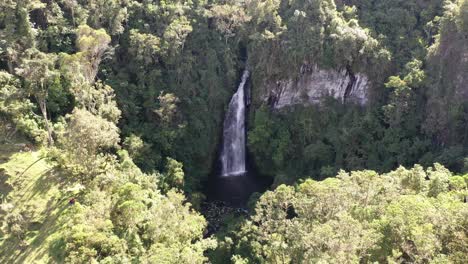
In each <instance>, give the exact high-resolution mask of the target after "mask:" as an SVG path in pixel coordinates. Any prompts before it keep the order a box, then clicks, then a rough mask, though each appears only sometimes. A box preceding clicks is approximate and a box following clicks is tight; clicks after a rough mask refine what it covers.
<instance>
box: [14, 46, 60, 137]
mask: <svg viewBox="0 0 468 264" xmlns="http://www.w3.org/2000/svg"><path fill="white" fill-rule="evenodd" d="M56 58H57V57H56V55H55V54H46V53H43V52H41V51H39V50H37V49H34V48H33V49H29V50H27V51H26V57H25V58H24V59H23V60H22V63H21V65H20V67H19V68H17V69H16V73H17V74H18V75H20V76H21V77H23V78H24V82H25V84H26V88H27V89H28V92H29V93H30V94H31V95H32V96H34V98H35V99H36V101H37V103H38V104H39V108H40V110H41V113H42V117H43V118H44V122H45V126H46V129H47V137H48V143H49V145H52V144H53V143H54V140H53V138H52V127H51V126H50V124H49V119H48V116H47V97H48V94H49V85H50V84H51V83H52V81H53V80H54V79H55V78H57V77H59V76H60V74H59V72H58V71H57V70H56V69H55V62H56Z"/></svg>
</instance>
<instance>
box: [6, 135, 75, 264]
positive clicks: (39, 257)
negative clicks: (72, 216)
mask: <svg viewBox="0 0 468 264" xmlns="http://www.w3.org/2000/svg"><path fill="white" fill-rule="evenodd" d="M18 143H19V142H18V141H17V142H15V143H3V144H2V143H0V177H1V180H0V183H3V184H1V188H0V192H2V194H1V195H0V197H3V198H2V201H1V203H2V204H3V205H5V203H10V204H11V205H12V209H11V210H13V211H16V212H22V213H23V216H25V217H26V219H27V223H28V224H27V228H26V230H27V231H26V239H25V242H26V243H21V242H20V241H19V239H17V238H16V237H10V236H8V235H6V234H4V233H3V232H2V233H0V263H48V262H51V259H50V256H49V255H48V249H49V245H50V242H51V235H52V234H53V233H54V232H57V231H58V230H59V228H60V227H59V226H58V222H59V221H57V219H58V217H59V216H60V214H61V212H62V211H63V210H64V209H65V208H66V206H67V197H63V194H62V193H63V192H61V190H62V189H63V184H62V183H61V182H60V181H59V179H60V177H57V175H56V174H57V173H56V172H55V171H54V170H53V169H52V167H51V166H50V165H49V164H47V162H46V161H45V160H39V159H40V153H39V151H34V150H32V151H21V148H22V146H20V144H18ZM37 160H39V161H38V162H37V163H35V164H34V165H32V166H31V167H30V168H29V169H27V168H28V167H29V166H30V165H31V164H33V163H34V162H36V161H37ZM26 169H27V170H26ZM25 170H26V171H25ZM2 174H3V175H2ZM4 215H5V212H4V211H3V210H2V211H0V220H1V219H2V218H3V217H4ZM2 222H3V221H2Z"/></svg>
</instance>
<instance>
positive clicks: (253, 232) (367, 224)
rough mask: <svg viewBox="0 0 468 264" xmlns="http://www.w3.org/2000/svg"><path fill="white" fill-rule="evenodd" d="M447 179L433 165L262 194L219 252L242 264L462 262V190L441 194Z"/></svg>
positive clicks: (464, 209) (464, 240)
mask: <svg viewBox="0 0 468 264" xmlns="http://www.w3.org/2000/svg"><path fill="white" fill-rule="evenodd" d="M426 175H428V176H429V180H427V179H426ZM451 178H456V176H452V174H451V173H450V172H448V171H447V170H446V169H445V168H444V167H442V166H441V165H439V164H435V166H434V168H433V169H428V170H427V171H424V170H423V169H422V167H420V166H415V167H414V168H412V169H409V170H408V169H405V168H403V167H400V168H399V169H397V170H396V171H393V172H391V173H388V174H382V175H379V174H377V173H375V172H373V171H355V172H352V173H345V172H344V171H341V172H340V173H339V174H338V176H337V177H336V178H330V179H327V180H324V181H321V182H318V181H314V180H310V179H309V180H306V181H304V182H303V183H301V184H299V185H298V186H296V187H292V186H286V185H280V186H279V187H277V188H276V190H274V191H267V192H266V193H264V194H263V195H262V196H261V198H260V200H259V201H258V202H257V204H256V206H255V213H254V215H253V216H252V218H251V219H249V220H245V221H244V223H243V224H242V226H241V228H240V231H238V233H237V234H236V233H234V232H233V233H231V234H229V235H232V236H234V241H232V242H231V243H230V245H224V246H225V247H226V246H227V248H224V250H229V252H230V254H232V255H233V256H236V257H235V258H234V259H239V260H242V261H248V263H250V262H252V263H275V262H276V263H278V262H279V263H311V262H321V261H326V262H345V263H354V262H362V263H373V262H379V263H380V262H391V263H394V262H406V261H411V262H415V263H423V262H431V261H436V260H437V261H446V262H450V263H463V262H464V261H466V254H467V252H466V249H464V248H463V247H460V245H461V244H463V243H467V236H466V232H465V230H464V228H465V227H464V223H465V222H466V220H462V219H464V218H466V214H467V212H468V207H467V206H466V203H464V201H463V198H461V197H460V196H459V194H460V193H462V192H466V188H465V189H463V190H461V189H460V190H452V191H449V190H448V189H447V188H446V187H443V188H440V183H441V182H442V181H445V180H448V179H451ZM436 182H438V183H436ZM435 185H438V186H439V187H437V188H435V187H434V186H435ZM443 186H446V185H444V184H443ZM435 189H437V190H438V191H437V195H436V194H435V193H434V190H435ZM434 196H436V197H434ZM449 230H450V231H449Z"/></svg>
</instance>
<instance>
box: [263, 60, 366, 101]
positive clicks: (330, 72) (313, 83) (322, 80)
mask: <svg viewBox="0 0 468 264" xmlns="http://www.w3.org/2000/svg"><path fill="white" fill-rule="evenodd" d="M369 86H370V82H369V79H368V77H367V76H366V75H364V74H361V73H354V72H353V71H352V70H351V69H349V68H342V69H339V70H334V69H327V70H325V69H321V68H319V67H318V66H317V65H303V66H302V67H301V68H300V74H299V75H298V77H297V78H295V79H286V80H277V81H273V82H269V83H267V84H266V88H267V89H266V93H265V94H264V95H263V96H262V98H263V100H264V101H266V102H267V103H268V104H269V105H270V106H272V107H273V108H275V109H280V108H283V107H285V106H289V105H295V104H303V105H309V104H316V103H319V102H320V100H321V99H322V98H324V97H325V96H333V97H334V98H336V99H338V100H340V101H342V102H353V103H357V104H360V105H365V104H366V103H367V101H368V89H369Z"/></svg>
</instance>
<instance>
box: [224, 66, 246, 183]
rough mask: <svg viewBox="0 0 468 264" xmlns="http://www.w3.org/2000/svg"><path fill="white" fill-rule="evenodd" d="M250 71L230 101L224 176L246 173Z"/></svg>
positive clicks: (227, 115)
mask: <svg viewBox="0 0 468 264" xmlns="http://www.w3.org/2000/svg"><path fill="white" fill-rule="evenodd" d="M248 78H249V71H248V70H244V73H243V74H242V80H241V82H240V84H239V87H238V88H237V92H236V93H235V94H234V95H233V96H232V98H231V101H230V102H229V108H228V111H227V113H226V116H225V118H224V124H223V148H222V152H221V165H222V171H221V173H222V174H221V175H222V176H237V175H243V174H245V173H246V172H247V171H246V168H245V98H244V97H245V89H244V86H245V84H246V82H247V79H248Z"/></svg>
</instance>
